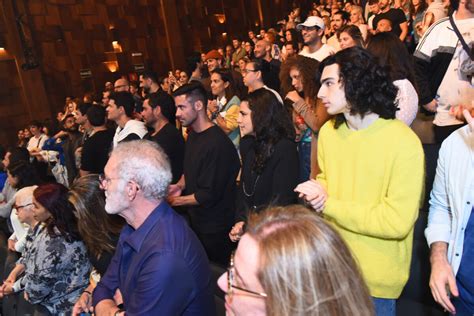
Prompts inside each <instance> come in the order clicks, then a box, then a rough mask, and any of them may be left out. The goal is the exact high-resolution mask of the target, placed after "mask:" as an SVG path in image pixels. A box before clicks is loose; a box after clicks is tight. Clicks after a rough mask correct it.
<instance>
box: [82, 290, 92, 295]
mask: <svg viewBox="0 0 474 316" xmlns="http://www.w3.org/2000/svg"><path fill="white" fill-rule="evenodd" d="M83 293H87V294H89V295H90V296H92V293H91V292H89V291H88V290H85V291H84V292H83Z"/></svg>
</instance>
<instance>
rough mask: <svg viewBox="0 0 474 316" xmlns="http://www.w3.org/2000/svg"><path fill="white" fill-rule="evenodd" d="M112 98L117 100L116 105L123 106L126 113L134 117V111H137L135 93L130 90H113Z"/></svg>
mask: <svg viewBox="0 0 474 316" xmlns="http://www.w3.org/2000/svg"><path fill="white" fill-rule="evenodd" d="M109 98H110V100H114V101H115V105H116V106H117V108H118V107H123V109H124V111H125V115H127V116H128V117H132V115H133V112H134V111H135V99H134V98H133V95H132V94H131V93H130V92H128V91H119V92H112V93H111V94H110V97H109Z"/></svg>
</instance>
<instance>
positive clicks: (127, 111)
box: [107, 91, 148, 147]
mask: <svg viewBox="0 0 474 316" xmlns="http://www.w3.org/2000/svg"><path fill="white" fill-rule="evenodd" d="M134 111H135V100H134V99H133V96H132V94H131V93H130V92H124V91H122V92H114V93H112V94H111V95H110V101H109V105H108V106H107V118H108V119H109V120H111V121H114V122H115V123H116V124H117V129H116V130H115V135H114V138H113V143H112V145H113V147H115V146H117V145H118V143H120V142H124V141H125V142H126V141H130V140H136V139H141V138H143V137H144V136H145V135H146V133H147V132H148V131H147V129H146V127H145V124H144V123H143V122H140V121H137V120H134V119H133V112H134Z"/></svg>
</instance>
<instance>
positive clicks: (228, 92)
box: [211, 68, 235, 102]
mask: <svg viewBox="0 0 474 316" xmlns="http://www.w3.org/2000/svg"><path fill="white" fill-rule="evenodd" d="M212 74H218V75H219V77H221V79H222V81H224V82H228V83H229V86H228V87H227V88H225V98H226V99H227V102H228V101H230V99H231V98H232V97H233V96H234V95H235V87H234V86H235V84H234V78H233V77H232V73H231V72H230V70H229V69H225V68H216V69H214V70H213V71H212V72H211V75H212Z"/></svg>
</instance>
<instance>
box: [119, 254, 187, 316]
mask: <svg viewBox="0 0 474 316" xmlns="http://www.w3.org/2000/svg"><path fill="white" fill-rule="evenodd" d="M136 284H137V287H136V288H135V289H134V291H133V293H131V296H130V298H129V300H128V303H127V306H126V314H127V315H130V316H131V315H181V314H183V312H184V309H185V308H186V306H187V305H188V304H189V302H190V301H191V299H192V296H191V295H192V293H193V289H194V288H195V287H196V284H195V281H194V278H193V275H192V273H191V271H190V269H189V267H188V265H187V263H186V262H184V260H183V259H182V258H179V257H177V256H175V255H173V254H169V253H155V254H152V255H151V256H150V257H149V258H148V259H147V260H146V261H145V264H144V265H143V266H142V267H141V269H140V273H139V275H138V280H137V282H136Z"/></svg>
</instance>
